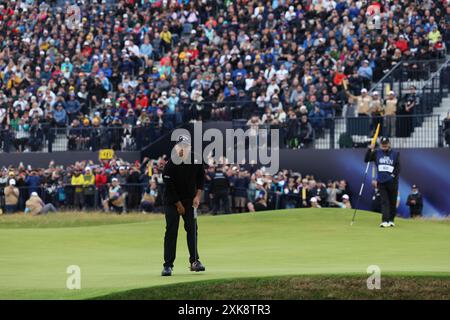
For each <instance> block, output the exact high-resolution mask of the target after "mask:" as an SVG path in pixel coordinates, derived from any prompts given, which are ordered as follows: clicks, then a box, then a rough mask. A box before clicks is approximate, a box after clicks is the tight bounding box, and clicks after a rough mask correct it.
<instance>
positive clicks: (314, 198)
mask: <svg viewBox="0 0 450 320" xmlns="http://www.w3.org/2000/svg"><path fill="white" fill-rule="evenodd" d="M309 201H311V202H314V203H315V202H317V199H316V197H312V198H311V200H309Z"/></svg>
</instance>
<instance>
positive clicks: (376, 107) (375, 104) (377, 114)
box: [370, 91, 383, 135]
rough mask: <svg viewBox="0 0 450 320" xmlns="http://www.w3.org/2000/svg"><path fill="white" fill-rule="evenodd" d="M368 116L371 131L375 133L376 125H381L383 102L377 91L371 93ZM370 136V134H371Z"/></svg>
mask: <svg viewBox="0 0 450 320" xmlns="http://www.w3.org/2000/svg"><path fill="white" fill-rule="evenodd" d="M370 115H371V116H372V123H371V127H372V131H375V130H376V128H377V126H378V124H380V125H382V118H381V116H382V115H383V101H382V100H381V98H380V95H379V94H378V91H374V92H372V101H371V102H370ZM371 135H372V134H371Z"/></svg>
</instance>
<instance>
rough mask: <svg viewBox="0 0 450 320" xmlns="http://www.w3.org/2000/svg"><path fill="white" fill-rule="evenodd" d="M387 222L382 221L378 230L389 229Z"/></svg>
mask: <svg viewBox="0 0 450 320" xmlns="http://www.w3.org/2000/svg"><path fill="white" fill-rule="evenodd" d="M389 227H390V225H389V222H386V221H383V222H382V223H380V228H389Z"/></svg>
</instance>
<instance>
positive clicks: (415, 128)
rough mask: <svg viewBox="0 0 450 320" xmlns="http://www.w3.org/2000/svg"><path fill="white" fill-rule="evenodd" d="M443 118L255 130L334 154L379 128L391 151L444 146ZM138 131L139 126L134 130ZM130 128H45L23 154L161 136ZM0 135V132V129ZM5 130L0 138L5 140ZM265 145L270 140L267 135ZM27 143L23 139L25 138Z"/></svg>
mask: <svg viewBox="0 0 450 320" xmlns="http://www.w3.org/2000/svg"><path fill="white" fill-rule="evenodd" d="M442 120H443V119H441V118H440V116H439V115H433V114H418V115H417V114H416V115H397V116H390V117H386V116H380V117H347V118H342V117H335V118H321V119H320V120H317V119H312V120H311V121H310V124H311V127H312V129H313V132H312V133H311V134H310V135H309V136H305V135H304V132H303V131H302V130H301V129H300V128H299V121H300V120H297V124H296V125H297V127H296V129H295V130H293V129H292V127H290V124H289V123H288V122H284V123H280V124H270V123H265V124H261V125H259V128H260V129H278V130H279V137H280V141H279V146H280V148H316V149H339V148H355V147H364V146H365V145H366V144H367V143H368V142H369V141H370V137H371V136H372V135H373V132H374V129H375V128H376V125H377V124H378V123H380V124H381V133H380V135H384V136H388V137H390V138H391V140H392V142H393V145H394V146H395V147H396V148H437V147H443V146H444V129H443V121H442ZM231 126H232V128H233V129H238V128H239V129H243V130H244V131H245V130H247V129H250V127H252V128H254V126H250V125H249V124H248V120H247V119H235V120H232V121H231ZM140 128H142V127H140ZM135 129H136V127H129V128H128V129H125V128H123V127H101V128H95V129H94V128H82V127H81V128H78V129H75V130H74V129H73V128H71V127H64V128H51V129H49V130H47V131H46V132H45V133H44V134H43V135H42V137H41V140H40V141H38V142H36V141H34V140H33V143H34V144H32V142H31V140H30V139H29V138H28V139H29V140H28V142H25V144H26V146H25V148H26V151H31V152H33V151H38V152H54V151H98V150H100V149H114V150H116V151H140V150H141V149H142V148H144V147H145V146H147V145H148V144H149V143H152V142H154V141H157V138H158V137H160V136H161V135H162V134H170V130H168V131H166V132H159V133H155V132H153V131H152V132H153V133H152V134H149V133H143V132H139V133H133V130H135ZM0 131H1V130H0ZM4 132H6V130H3V132H0V136H2V137H6V136H7V135H6V134H4ZM268 133H269V137H268V138H269V140H268V141H269V142H270V141H271V137H270V130H268ZM9 135H10V136H9V138H3V139H0V148H1V150H2V151H3V152H17V151H18V150H17V149H18V148H21V145H20V144H21V141H20V140H21V139H20V138H19V139H18V138H15V135H16V133H12V134H11V132H10V131H9ZM25 139H27V138H25Z"/></svg>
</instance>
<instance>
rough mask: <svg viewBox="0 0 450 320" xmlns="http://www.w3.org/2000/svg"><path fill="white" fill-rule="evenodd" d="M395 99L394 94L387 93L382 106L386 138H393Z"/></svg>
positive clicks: (395, 111)
mask: <svg viewBox="0 0 450 320" xmlns="http://www.w3.org/2000/svg"><path fill="white" fill-rule="evenodd" d="M397 103H398V101H397V98H396V96H395V92H394V91H391V92H389V95H388V97H387V99H386V102H385V105H384V116H385V120H384V134H385V135H386V136H388V137H393V136H395V122H396V119H395V118H396V114H397Z"/></svg>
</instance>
